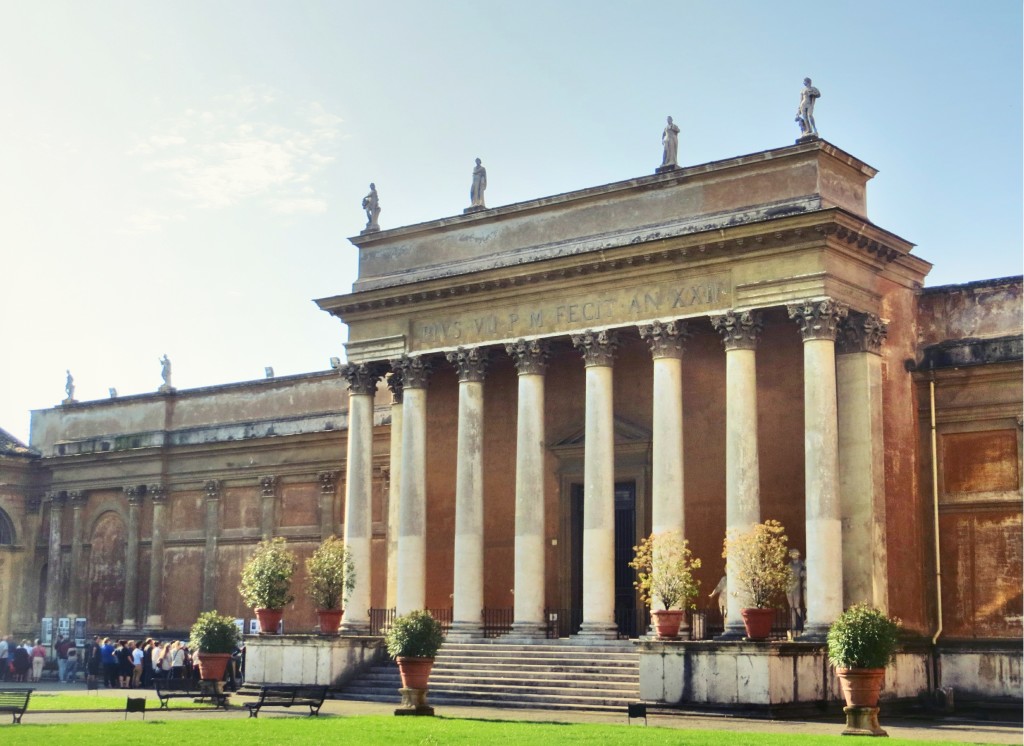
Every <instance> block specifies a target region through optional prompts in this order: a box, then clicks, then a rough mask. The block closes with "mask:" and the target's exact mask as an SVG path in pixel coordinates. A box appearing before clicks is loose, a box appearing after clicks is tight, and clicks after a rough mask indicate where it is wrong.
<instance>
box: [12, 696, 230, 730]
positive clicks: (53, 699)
mask: <svg viewBox="0 0 1024 746" xmlns="http://www.w3.org/2000/svg"><path fill="white" fill-rule="evenodd" d="M128 697H145V698H146V700H147V701H146V709H147V710H158V709H160V700H159V699H158V698H157V696H156V693H155V692H153V691H151V690H149V691H141V690H140V691H132V690H125V695H124V697H111V696H100V695H98V694H41V693H33V694H32V698H31V699H30V700H29V701H28V711H29V712H42V711H44V710H124V703H125V699H127V698H128ZM168 706H169V707H171V708H174V709H181V708H187V709H207V708H211V709H212V705H207V704H205V703H203V704H198V705H197V704H195V703H194V702H193V701H192V700H191V699H186V698H181V699H172V700H171V701H170V703H169V704H168ZM2 722H3V719H2V716H0V723H2Z"/></svg>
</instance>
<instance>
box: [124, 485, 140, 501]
mask: <svg viewBox="0 0 1024 746" xmlns="http://www.w3.org/2000/svg"><path fill="white" fill-rule="evenodd" d="M121 489H122V491H123V492H124V496H125V497H127V498H128V504H129V505H135V506H138V505H142V496H143V494H144V493H143V491H142V490H143V488H142V487H141V486H140V485H135V484H126V485H125V486H124V487H122V488H121Z"/></svg>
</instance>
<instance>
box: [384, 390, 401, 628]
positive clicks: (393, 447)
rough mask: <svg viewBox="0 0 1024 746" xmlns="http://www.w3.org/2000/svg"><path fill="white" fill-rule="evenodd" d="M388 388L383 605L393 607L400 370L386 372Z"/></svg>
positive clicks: (398, 493) (398, 496)
mask: <svg viewBox="0 0 1024 746" xmlns="http://www.w3.org/2000/svg"><path fill="white" fill-rule="evenodd" d="M388 388H390V389H391V442H390V463H391V474H390V476H389V478H388V577H387V600H386V602H385V603H386V606H387V607H388V608H389V609H391V608H394V607H395V604H396V602H397V600H398V526H399V515H400V508H399V506H400V505H401V504H402V497H401V483H402V374H401V372H399V371H392V373H391V375H390V376H388Z"/></svg>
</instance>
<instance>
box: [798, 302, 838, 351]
mask: <svg viewBox="0 0 1024 746" xmlns="http://www.w3.org/2000/svg"><path fill="white" fill-rule="evenodd" d="M786 310H787V311H788V312H789V318H791V319H796V322H797V325H798V326H799V327H800V336H801V337H803V340H804V342H810V341H811V340H815V339H824V340H831V341H835V338H836V331H837V329H838V327H839V322H840V321H842V320H843V319H844V318H846V314H847V313H848V312H849V310H850V309H849V307H848V306H847V305H846V304H845V303H840V302H839V301H837V300H833V299H832V298H818V299H815V300H805V301H802V302H801V303H790V304H788V305H787V306H786Z"/></svg>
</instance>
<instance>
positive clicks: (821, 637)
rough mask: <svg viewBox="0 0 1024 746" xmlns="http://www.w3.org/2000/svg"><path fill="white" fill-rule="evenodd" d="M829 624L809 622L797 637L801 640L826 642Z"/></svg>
mask: <svg viewBox="0 0 1024 746" xmlns="http://www.w3.org/2000/svg"><path fill="white" fill-rule="evenodd" d="M828 627H829V625H827V624H808V625H807V626H806V627H804V631H803V632H801V633H800V636H799V637H798V638H797V639H798V640H800V642H825V641H826V640H827V638H828Z"/></svg>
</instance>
